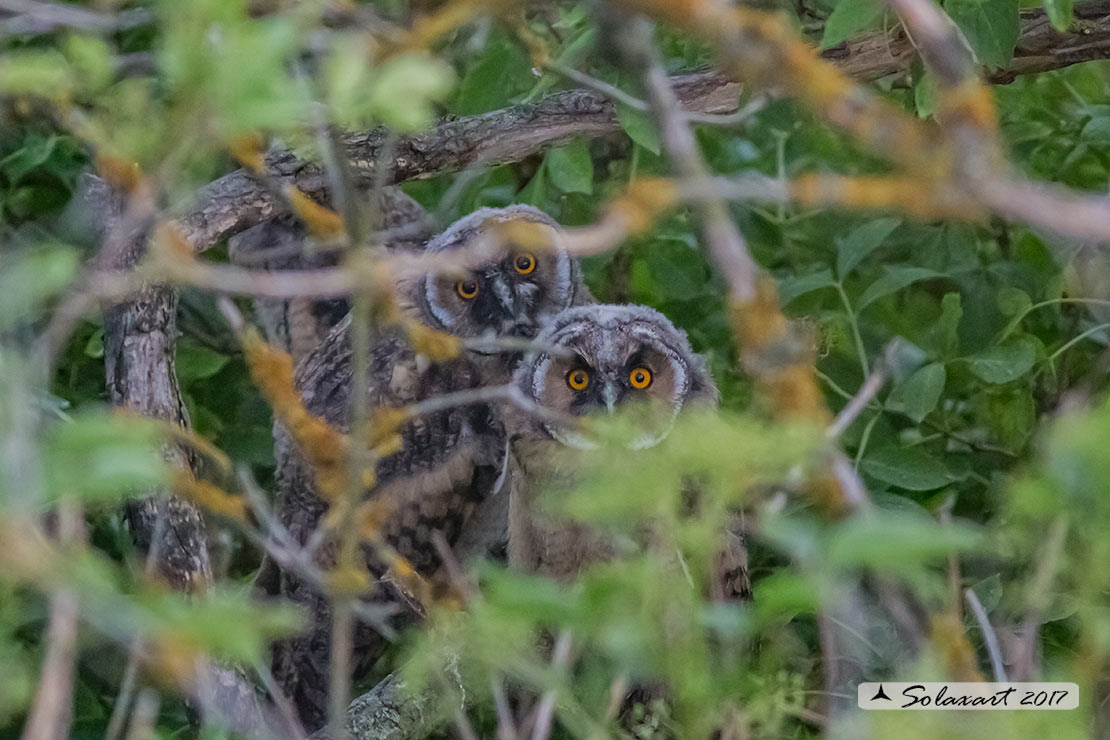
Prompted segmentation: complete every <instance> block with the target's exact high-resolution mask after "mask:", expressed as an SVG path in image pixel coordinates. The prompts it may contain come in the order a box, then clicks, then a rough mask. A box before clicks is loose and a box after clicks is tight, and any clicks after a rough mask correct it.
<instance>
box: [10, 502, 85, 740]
mask: <svg viewBox="0 0 1110 740" xmlns="http://www.w3.org/2000/svg"><path fill="white" fill-rule="evenodd" d="M84 533H85V521H84V514H83V513H82V509H81V507H80V506H78V505H77V504H76V503H75V502H72V501H67V502H65V503H63V504H61V506H60V507H59V509H58V533H57V536H58V540H59V542H66V543H75V542H83V541H84V539H85V537H84ZM77 607H78V603H77V593H76V592H75V591H73V590H72V589H70V588H65V587H62V588H59V589H57V590H56V591H55V592H54V594H53V596H51V597H50V622H49V626H48V627H47V629H46V642H45V645H46V657H45V658H44V660H43V665H42V676H41V677H40V678H39V686H38V691H37V692H36V694H35V701H34V704H33V705H32V707H31V714H30V717H29V718H28V720H27V724H26V726H25V727H24V728H23V735H22V740H65V738H67V737H69V730H70V722H71V720H72V719H73V675H74V660H75V659H76V652H77V617H78V610H77Z"/></svg>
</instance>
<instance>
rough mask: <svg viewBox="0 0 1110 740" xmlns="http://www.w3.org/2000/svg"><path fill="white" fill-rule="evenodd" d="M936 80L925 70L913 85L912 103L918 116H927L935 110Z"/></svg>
mask: <svg viewBox="0 0 1110 740" xmlns="http://www.w3.org/2000/svg"><path fill="white" fill-rule="evenodd" d="M936 103H937V81H936V79H935V78H934V77H933V75H932V74H931V73H930V72H929V71H928V70H926V71H925V72H923V73H922V74H921V77H920V78H918V80H917V82H916V83H914V86H913V104H914V107H915V108H916V109H917V116H918V118H928V117H929V116H931V115H933V111H934V110H936Z"/></svg>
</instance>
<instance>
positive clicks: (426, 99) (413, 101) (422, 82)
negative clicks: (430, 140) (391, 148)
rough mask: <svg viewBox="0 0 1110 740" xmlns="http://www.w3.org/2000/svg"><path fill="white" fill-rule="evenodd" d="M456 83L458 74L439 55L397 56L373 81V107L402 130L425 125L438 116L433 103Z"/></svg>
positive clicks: (411, 129) (383, 120) (410, 129)
mask: <svg viewBox="0 0 1110 740" xmlns="http://www.w3.org/2000/svg"><path fill="white" fill-rule="evenodd" d="M453 85H454V74H453V73H452V72H451V69H450V68H449V67H448V66H447V65H446V64H444V63H443V62H442V61H441V60H439V59H436V58H434V57H431V56H428V55H426V54H406V55H404V56H400V57H396V58H394V59H390V60H389V61H387V62H386V63H385V64H383V65H382V66H381V68H380V69H378V71H377V73H376V74H375V75H374V77H373V79H372V81H371V84H370V88H369V106H370V110H371V111H372V112H373V113H374V115H375V116H376V117H377V118H378V119H379V120H380V121H382V122H383V123H385V124H386V125H387V126H390V127H392V128H394V129H396V130H398V131H413V130H416V129H421V128H425V127H426V126H427V125H428V124H429V123H431V121H432V119H433V118H434V117H435V114H436V109H435V106H434V105H433V104H434V103H436V102H438V101H441V100H443V99H444V98H446V97H447V93H448V92H449V91H450V90H451V88H452V87H453Z"/></svg>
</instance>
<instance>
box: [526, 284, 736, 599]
mask: <svg viewBox="0 0 1110 740" xmlns="http://www.w3.org/2000/svg"><path fill="white" fill-rule="evenodd" d="M537 344H538V345H539V346H540V347H541V348H545V347H550V348H553V349H559V350H563V352H562V353H559V354H557V353H554V352H549V351H543V350H542V349H541V350H539V351H537V352H536V353H534V354H532V355H530V356H529V357H527V358H525V359H524V360H523V361H522V362H521V363H520V365H519V367H518V368H517V370H516V372H515V374H514V376H513V384H514V385H515V386H516V387H517V388H518V389H519V390H520V391H521V392H522V393H523V394H524V395H525V397H527V398H528V399H530V400H531V401H533V402H535V403H536V404H538V405H539V406H542V407H543V408H545V409H548V410H550V411H554V412H558V413H559V414H561V415H563V416H564V417H581V416H585V415H588V414H596V413H602V414H604V413H612V412H613V411H614V410H616V409H617V408H619V407H621V406H624V405H626V404H630V403H639V404H644V405H646V406H649V407H654V408H652V409H651V410H652V412H653V413H652V414H651V415H650V416H645V419H651V422H650V423H648V424H647V425H646V426H645V429H644V431H643V433H642V435H641V436H640V437H638V438H635V439H633V440H632V441H631V443H630V445H629V446H630V447H631V448H632V449H633V450H636V449H640V450H642V449H646V448H650V447H652V446H654V445H656V444H658V443H659V442H661V441H662V440H663V439H664V438H665V437H666V436H667V434H669V432H670V429H671V427H672V425H673V422H674V420H675V418H676V417H677V416H678V415H679V414H681V413H683V412H684V411H686V410H689V409H692V408H696V407H699V406H700V407H702V408H709V409H712V408H715V407H716V403H717V387H716V385H715V384H714V382H713V378H712V377H711V376H710V374H709V371H708V369H707V366H706V362H705V359H704V358H703V357H702V356H700V355H698V354H695V353H694V351H693V350H692V349H691V348H690V343H689V341H688V340H687V339H686V335H685V334H684V333H683V332H682V331H680V330H679V329H677V328H675V326H674V325H673V324H672V323H671V322H670V321H669V320H668V319H667V318H666V317H665V316H663V315H662V314H660V313H659V312H657V311H654V310H652V309H650V308H647V307H644V306H610V305H594V306H587V307H581V308H572V309H569V310H567V311H564V312H563V313H562V314H560V315H559V316H557V317H556V318H555V319H554V320H553V321H552V322H551V324H550V325H549V326H548V327H547V328H546V329H545V330H544V331H543V332H542V333H541V334H540V336H539V337H538V338H537ZM507 424H508V427H509V429H508V434H509V438H510V448H511V453H512V460H511V464H512V472H511V477H510V480H511V492H510V495H509V561H510V564H511V565H513V566H514V567H516V568H518V569H521V570H525V571H529V572H535V573H540V574H543V575H547V576H550V577H552V578H555V579H557V580H570V579H572V578H573V577H574V576H576V575H577V574H578V573H579V572H580V571H581V570H582V569H583V568H584V567H586V566H588V565H590V564H591V563H595V562H598V561H600V560H605V559H608V558H610V557H612V555H613V552H612V545H611V543H610V542H609V540H608V539H607V538H605V537H604V536H603V535H601V534H600V533H598V532H597V531H595V530H593V529H592V528H590V527H588V526H586V525H584V524H581V523H578V522H574V521H570V520H567V519H557V518H552V517H549V516H546V515H544V514H541V513H539V512H538V511H537V510H536V506H535V497H536V494H537V492H538V489H539V488H541V487H543V486H545V485H550V484H552V483H555V484H560V483H566V482H568V481H569V482H571V483H573V479H574V475H575V472H574V470H568V469H567V468H566V464H567V463H566V458H565V457H564V456H560V455H558V454H556V453H558V452H559V448H560V447H568V446H569V447H574V448H589V447H590V446H591V444H592V443H591V441H590V440H589V439H588V438H587V437H586V436H584V435H583V434H581V433H580V432H578V431H576V430H574V429H571V428H569V427H568V426H567V425H566V424H561V423H559V421H558V420H551V419H544V418H539V417H538V416H537V415H535V414H529V413H525V412H509V413H508V414H507ZM723 539H724V540H725V541H724V542H723V543H722V547H721V551H720V554H719V556H718V562H717V563H716V566H715V571H716V572H715V573H714V574H713V582H714V583H713V586H712V589H713V596H714V597H716V598H731V597H738V596H743V595H744V594H746V592H747V564H746V557H745V553H744V549H743V544H742V541H741V540H740V538H739V533H738V531H731V530H730V531H729V532H727V533H725V535H724V536H723Z"/></svg>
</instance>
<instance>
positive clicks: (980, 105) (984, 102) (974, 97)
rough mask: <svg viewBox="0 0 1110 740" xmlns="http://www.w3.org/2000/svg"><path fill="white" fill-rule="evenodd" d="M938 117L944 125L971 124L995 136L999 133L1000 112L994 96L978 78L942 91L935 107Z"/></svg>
mask: <svg viewBox="0 0 1110 740" xmlns="http://www.w3.org/2000/svg"><path fill="white" fill-rule="evenodd" d="M935 110H936V117H937V120H939V121H940V122H941V123H942V124H944V125H946V126H951V125H954V124H970V125H972V126H975V127H976V128H978V129H980V130H982V131H983V132H985V133H987V134H989V135H991V136H994V135H996V134H997V133H998V110H997V109H996V107H995V105H994V96H993V95H992V94H991V91H990V90H989V89H988V88H987V86H986V85H984V84H983V83H982V82H981V81H979V80H978V79H976V78H972V79H969V80H965V81H964V82H962V83H961V84H959V85H957V86H956V87H952V88H948V89H942V90H941V91H940V94H939V95H938V96H937V101H936V105H935Z"/></svg>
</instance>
